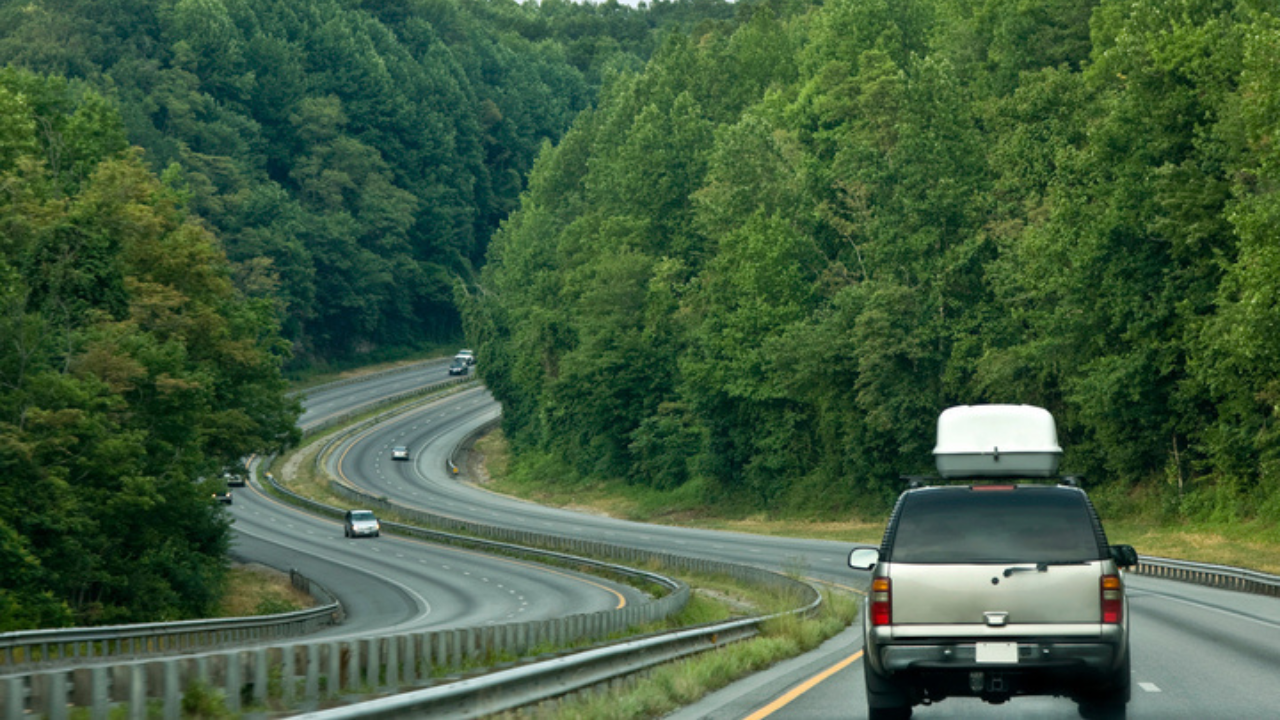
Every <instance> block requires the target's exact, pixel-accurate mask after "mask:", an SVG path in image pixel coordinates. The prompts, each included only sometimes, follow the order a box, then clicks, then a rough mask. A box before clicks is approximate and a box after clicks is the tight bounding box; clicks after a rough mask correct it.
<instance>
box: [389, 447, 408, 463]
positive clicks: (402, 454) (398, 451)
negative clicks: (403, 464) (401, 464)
mask: <svg viewBox="0 0 1280 720" xmlns="http://www.w3.org/2000/svg"><path fill="white" fill-rule="evenodd" d="M391 459H392V460H408V459H409V448H407V447H405V446H404V445H397V446H395V447H393V448H391Z"/></svg>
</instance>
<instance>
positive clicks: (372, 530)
mask: <svg viewBox="0 0 1280 720" xmlns="http://www.w3.org/2000/svg"><path fill="white" fill-rule="evenodd" d="M381 532H382V524H381V523H379V522H378V518H377V517H375V516H374V514H373V511H372V510H348V511H347V515H346V519H345V520H343V523H342V534H343V535H345V536H346V537H349V538H354V537H378V535H379V534H381Z"/></svg>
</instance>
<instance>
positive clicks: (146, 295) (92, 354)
mask: <svg viewBox="0 0 1280 720" xmlns="http://www.w3.org/2000/svg"><path fill="white" fill-rule="evenodd" d="M0 98H4V99H7V100H8V101H10V104H9V106H8V108H7V109H8V110H9V111H10V112H11V113H13V114H12V115H8V116H7V117H8V118H9V121H8V123H7V126H6V129H5V131H4V132H5V139H4V140H3V141H0V146H2V147H4V148H6V149H7V154H6V155H5V158H4V161H3V162H2V163H0V226H2V227H3V228H4V232H3V233H2V236H3V238H4V240H3V244H0V276H3V277H4V280H5V282H4V283H3V284H2V285H0V337H4V338H5V342H4V343H3V344H2V345H0V378H3V384H0V555H3V562H2V563H0V565H2V566H3V569H2V570H0V607H3V608H4V610H5V612H4V613H3V614H2V615H0V617H3V618H4V620H3V621H0V624H3V626H4V627H5V629H6V630H9V629H18V628H23V627H36V626H49V625H64V624H71V623H78V624H89V623H96V622H107V623H115V622H126V621H141V620H162V619H174V618H185V617H193V616H200V615H203V614H204V613H205V612H206V611H207V610H208V609H209V606H210V604H211V603H212V602H213V601H215V600H216V598H217V596H218V593H219V592H220V590H221V582H222V577H223V573H224V571H225V562H226V560H225V553H226V550H227V546H228V530H229V520H228V519H227V517H226V516H225V515H224V514H223V513H222V512H220V511H219V510H218V509H217V508H215V507H214V506H213V505H212V504H211V503H210V500H209V496H210V492H211V486H210V484H209V483H204V482H195V481H194V479H195V478H198V477H200V476H202V475H203V476H210V477H212V476H214V475H216V474H218V473H220V471H221V469H222V468H223V467H224V466H226V465H227V464H229V463H232V462H236V461H238V460H239V458H241V457H243V456H245V455H248V454H251V453H253V452H266V451H270V450H273V449H277V448H280V447H282V446H284V445H286V444H288V443H290V442H292V441H293V440H294V439H295V438H296V433H297V430H296V429H295V428H294V423H295V420H296V417H297V414H298V412H299V408H298V407H297V403H296V401H295V400H291V399H288V398H286V397H285V394H284V391H285V390H286V385H285V383H284V381H283V379H282V377H281V373H280V367H281V365H282V363H283V362H284V360H285V359H286V358H287V348H286V346H285V345H284V344H283V343H282V341H281V339H280V337H279V334H278V332H279V327H278V323H277V320H276V317H275V314H274V313H273V312H272V308H271V305H270V304H269V302H267V301H265V300H262V299H251V298H247V297H245V296H244V295H242V294H240V293H238V292H237V291H236V289H235V288H234V286H233V284H232V282H231V277H230V276H231V272H230V267H229V265H228V263H227V260H226V258H225V255H224V254H223V252H222V249H221V247H220V246H219V245H218V243H217V241H216V239H215V238H214V237H213V235H211V234H210V232H209V231H208V230H207V229H205V227H204V226H202V225H201V224H199V223H198V222H197V221H196V220H195V219H194V218H192V217H191V216H190V215H189V214H188V213H187V211H186V210H184V209H183V208H182V206H181V204H180V202H179V201H178V199H177V197H176V194H175V193H174V191H173V190H171V189H170V188H168V187H166V186H165V185H163V184H162V183H161V182H160V181H159V180H158V179H157V178H156V177H155V176H154V175H152V174H151V173H150V172H149V171H148V170H147V169H146V167H145V166H144V165H143V163H142V162H141V160H140V159H139V157H138V154H137V153H136V152H134V151H130V150H127V149H126V148H125V146H124V143H123V135H122V132H121V123H120V120H119V117H118V115H117V114H116V113H115V112H114V111H112V110H111V106H110V103H108V102H106V101H105V100H103V99H102V98H101V97H99V96H97V95H95V94H94V93H93V92H92V91H91V90H89V89H87V88H86V87H84V86H81V85H78V84H74V83H72V84H69V83H67V82H66V81H64V80H61V79H58V78H48V77H41V76H38V75H34V74H31V73H25V72H21V71H15V70H6V71H4V72H3V73H0ZM34 128H44V129H45V130H44V131H43V132H38V133H33V129H34Z"/></svg>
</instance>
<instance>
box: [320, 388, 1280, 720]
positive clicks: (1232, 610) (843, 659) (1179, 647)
mask: <svg viewBox="0 0 1280 720" xmlns="http://www.w3.org/2000/svg"><path fill="white" fill-rule="evenodd" d="M499 412H500V410H499V408H498V406H497V405H496V403H494V401H493V399H492V398H491V397H490V396H489V395H488V393H487V392H486V391H485V390H483V389H482V388H476V389H472V390H467V391H464V392H461V393H458V394H456V395H453V396H451V397H449V398H447V399H445V400H442V401H440V402H438V403H433V404H431V405H429V406H427V407H425V408H422V409H420V410H418V411H415V412H412V413H408V414H405V415H402V416H399V417H397V418H395V419H393V420H391V421H388V422H386V423H384V424H382V425H380V426H378V427H377V428H376V429H374V430H371V431H368V432H365V433H363V434H361V435H360V436H358V437H356V438H353V439H351V440H350V441H348V442H347V443H345V444H344V445H343V446H342V447H341V449H340V451H339V452H335V453H334V454H333V456H332V458H333V459H332V464H331V470H332V471H333V472H335V473H338V474H340V475H341V476H343V477H345V478H346V479H347V480H349V481H350V482H352V483H353V484H355V485H357V486H360V487H362V488H364V489H366V490H369V491H371V492H374V493H377V494H380V495H386V496H387V497H388V498H391V499H393V500H396V501H398V502H401V503H403V504H407V505H413V506H416V507H420V508H423V509H428V510H431V511H432V512H436V513H441V514H446V515H451V516H455V517H459V518H464V519H472V520H477V521H481V522H487V523H492V524H497V523H506V524H510V525H515V526H519V527H523V528H529V529H535V530H541V531H546V532H555V533H558V534H561V535H570V536H575V537H583V538H587V539H592V540H600V541H606V542H611V543H615V544H623V545H632V546H637V547H643V548H648V549H653V550H660V551H665V552H675V553H681V554H685V555H690V556H703V557H710V558H714V559H717V560H726V561H732V562H739V563H747V564H753V565H758V566H761V567H768V568H771V569H776V570H782V571H786V572H798V573H800V574H802V575H805V576H807V577H809V578H811V579H813V580H815V581H817V582H821V583H831V584H836V585H839V586H843V587H861V585H862V583H863V582H864V578H863V577H862V576H861V574H860V573H855V572H854V571H852V570H849V569H847V568H846V567H845V558H846V556H847V554H848V551H849V550H850V549H851V547H852V545H850V544H845V543H839V542H829V541H816V540H804V539H789V538H773V537H764V536H754V535H746V534H741V533H726V532H717V531H708V530H696V529H690V528H679V527H666V526H656V525H646V524H642V523H634V522H627V521H620V520H614V519H610V518H607V517H602V516H598V515H590V514H583V513H576V512H570V511H567V510H560V509H554V508H545V507H542V506H538V505H535V504H532V503H527V502H523V501H519V500H515V499H512V498H508V497H505V496H500V495H496V494H494V493H491V492H488V491H486V490H483V489H481V488H478V487H476V486H474V485H472V484H470V483H467V482H463V481H461V480H460V479H459V478H458V477H455V476H453V475H452V474H451V473H449V472H448V470H447V468H446V465H445V462H444V460H445V458H446V457H447V455H448V453H449V452H450V450H451V448H452V446H453V445H455V444H457V442H458V441H460V440H461V439H462V437H463V436H465V435H466V433H467V432H468V431H469V430H470V429H471V428H473V427H476V426H478V425H479V424H482V423H484V422H487V421H489V420H491V419H493V418H494V417H496V416H497V414H498V413H499ZM393 445H407V446H409V448H410V451H411V454H412V459H411V460H410V461H409V462H393V461H390V460H389V450H390V447H392V446H393ZM1138 550H1139V552H1141V551H1142V548H1138ZM1128 584H1129V589H1130V603H1131V612H1132V625H1133V629H1132V632H1133V647H1134V660H1133V668H1134V698H1133V701H1132V703H1131V704H1130V710H1129V717H1130V718H1223V719H1224V720H1225V719H1227V718H1273V717H1277V716H1280V682H1277V681H1276V680H1275V678H1280V601H1277V600H1276V599H1274V598H1264V597H1257V596H1250V595H1243V594H1240V593H1233V592H1227V591H1219V590H1213V589H1208V588H1201V587H1196V586H1191V585H1187V584H1184V583H1177V582H1173V581H1165V580H1159V579H1154V578H1145V577H1139V576H1134V575H1130V576H1129V577H1128ZM861 645H862V641H861V637H860V631H858V630H857V629H856V628H854V629H850V630H848V631H846V632H845V633H844V634H843V635H841V636H840V637H838V638H836V639H834V640H832V641H831V642H829V643H828V644H827V645H825V646H824V647H823V648H821V649H819V650H817V651H814V652H811V653H809V654H807V655H805V656H804V657H802V658H798V659H796V660H794V661H792V662H788V663H784V664H783V665H781V666H779V667H778V668H775V669H774V670H771V671H769V672H766V673H761V674H759V675H757V676H754V677H752V678H751V679H750V680H748V681H745V682H740V683H737V684H735V685H733V686H730V687H729V688H726V689H725V690H722V691H720V692H718V693H715V694H714V695H713V696H711V697H709V698H707V699H706V700H704V701H703V702H700V703H698V704H696V705H694V706H691V707H690V708H686V709H685V710H682V711H680V712H678V713H676V714H674V715H673V716H672V717H674V718H680V719H681V720H694V719H695V718H744V719H746V718H749V719H750V720H759V719H760V718H765V717H770V718H787V719H800V718H804V719H810V718H851V717H852V718H856V717H865V714H866V711H865V699H864V696H863V689H862V666H861V662H860V651H861ZM914 717H916V718H930V719H932V718H938V719H942V718H1046V719H1047V718H1068V717H1078V715H1077V713H1076V709H1075V706H1074V704H1073V703H1071V702H1070V701H1068V700H1065V699H1059V698H1016V699H1014V700H1013V701H1011V702H1009V703H1007V704H1005V705H1000V706H995V705H988V704H984V703H982V702H981V701H977V700H970V699H959V698H957V699H949V700H946V701H944V702H942V703H939V704H937V705H934V706H928V707H918V708H917V709H916V712H915V715H914Z"/></svg>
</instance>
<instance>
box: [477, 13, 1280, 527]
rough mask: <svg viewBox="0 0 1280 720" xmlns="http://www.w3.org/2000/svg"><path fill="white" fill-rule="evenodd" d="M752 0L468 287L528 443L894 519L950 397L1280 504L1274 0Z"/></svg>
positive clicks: (626, 106) (785, 500) (606, 112)
mask: <svg viewBox="0 0 1280 720" xmlns="http://www.w3.org/2000/svg"><path fill="white" fill-rule="evenodd" d="M739 9H740V15H741V17H740V19H741V22H740V23H739V24H737V25H734V26H728V25H714V26H708V27H705V28H698V29H695V31H694V32H693V33H691V34H690V35H688V36H684V37H679V36H671V37H668V38H667V40H666V41H665V42H664V43H663V44H662V45H661V46H660V47H659V48H658V50H657V51H656V52H655V54H654V56H653V58H652V59H651V60H650V62H649V63H648V64H647V65H646V67H645V68H644V70H643V72H640V73H624V74H619V75H616V76H614V77H612V78H610V79H609V80H608V81H607V82H606V83H605V85H604V87H603V90H602V95H601V98H600V101H599V103H598V105H597V106H596V107H595V108H594V109H590V110H587V111H585V112H583V113H582V114H580V115H579V116H577V118H576V120H575V121H574V123H573V126H572V128H571V129H570V130H569V132H568V133H567V134H566V135H565V136H564V138H563V139H562V140H561V141H559V142H558V143H557V144H556V145H555V146H554V147H553V148H548V149H547V150H545V151H544V152H542V153H541V154H540V155H539V156H538V159H537V162H536V163H535V165H534V166H533V169H532V174H531V176H530V179H529V185H528V189H527V191H526V192H525V194H524V195H523V196H522V198H521V202H520V206H519V208H518V209H517V210H516V211H515V212H514V213H512V214H511V216H510V218H509V219H508V220H507V221H506V222H505V223H504V224H503V225H502V227H501V229H500V230H499V232H498V233H497V234H496V235H495V237H494V240H493V242H492V244H491V246H490V249H489V256H488V262H487V264H486V265H485V267H484V268H483V271H482V274H481V278H480V281H479V282H478V283H477V284H476V285H475V286H473V287H469V288H467V290H466V292H465V293H464V294H463V296H462V299H461V304H462V306H463V308H464V318H465V324H466V327H467V334H468V337H469V338H471V340H472V342H474V343H475V344H476V345H477V354H478V357H479V358H480V361H481V362H480V366H481V369H482V373H483V377H484V379H485V381H486V382H487V383H488V385H489V386H490V387H491V388H492V390H493V392H494V393H495V395H496V396H497V397H498V398H499V399H500V400H501V401H502V403H503V407H504V429H505V430H506V434H507V436H508V439H509V441H510V442H511V443H512V446H513V448H514V449H515V452H516V454H517V456H518V458H519V459H520V467H521V468H522V472H531V473H533V472H536V473H539V474H541V475H543V476H546V477H553V478H558V479H559V481H560V482H564V483H581V482H586V481H597V480H601V479H603V480H611V481H624V482H628V483H632V484H635V485H640V486H644V487H647V488H654V489H658V490H670V491H679V495H678V497H684V498H693V499H694V500H695V501H697V502H703V503H716V504H718V505H719V506H720V507H725V508H737V509H739V510H741V511H744V512H758V511H761V510H766V511H770V512H789V513H798V514H804V515H808V516H817V517H832V518H837V517H844V516H847V514H848V513H849V512H850V511H857V510H858V509H863V510H869V511H870V512H874V513H880V512H882V511H883V509H884V508H885V506H886V503H887V502H889V501H890V499H891V498H892V497H893V496H894V495H896V491H897V489H898V487H899V485H898V477H899V475H900V474H902V473H916V472H929V471H931V469H932V457H931V454H930V451H931V449H932V443H933V440H934V423H935V422H936V418H937V415H938V412H939V411H940V410H941V409H943V408H945V407H948V406H951V405H956V404H965V403H982V402H1009V403H1029V404H1035V405H1041V406H1044V407H1047V408H1049V409H1050V410H1051V411H1052V412H1053V413H1054V415H1055V417H1056V418H1057V420H1058V424H1059V434H1060V437H1061V441H1062V443H1063V445H1064V447H1065V448H1066V454H1065V457H1064V460H1063V469H1064V471H1069V472H1074V473H1080V474H1083V475H1084V477H1085V478H1086V484H1087V486H1089V487H1092V488H1094V490H1093V492H1094V495H1095V498H1097V499H1099V500H1100V501H1101V502H1102V503H1103V504H1104V506H1106V507H1109V508H1111V509H1119V508H1121V507H1123V506H1126V505H1130V506H1141V507H1144V508H1146V509H1148V510H1154V511H1155V512H1157V513H1160V514H1162V515H1163V516H1164V517H1169V518H1197V519H1203V520H1208V521H1233V520H1236V519H1240V518H1250V517H1263V518H1266V517H1270V518H1275V517H1277V516H1280V434H1278V433H1280V425H1278V424H1277V420H1280V417H1278V413H1280V332H1277V328H1280V193H1278V191H1280V187H1278V182H1280V145H1278V144H1277V138H1278V137H1280V63H1277V61H1276V60H1277V58H1280V18H1278V17H1277V14H1276V8H1275V5H1274V4H1273V3H1265V2H1254V1H1252V0H1123V2H1121V1H1120V0H1042V1H1040V2H1026V1H1025V0H893V1H892V2H890V1H889V0H828V1H827V2H822V3H807V2H800V1H799V0H797V1H795V2H787V1H786V0H780V1H779V2H769V3H763V4H755V5H752V6H750V7H740V8H739ZM673 497H677V495H673Z"/></svg>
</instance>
